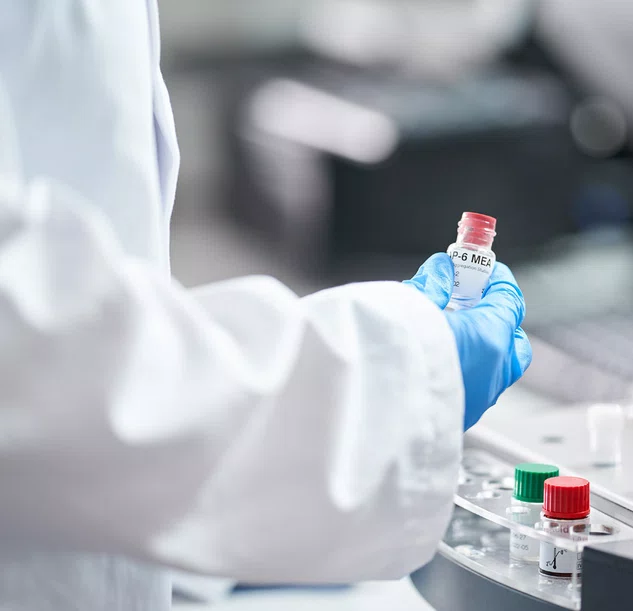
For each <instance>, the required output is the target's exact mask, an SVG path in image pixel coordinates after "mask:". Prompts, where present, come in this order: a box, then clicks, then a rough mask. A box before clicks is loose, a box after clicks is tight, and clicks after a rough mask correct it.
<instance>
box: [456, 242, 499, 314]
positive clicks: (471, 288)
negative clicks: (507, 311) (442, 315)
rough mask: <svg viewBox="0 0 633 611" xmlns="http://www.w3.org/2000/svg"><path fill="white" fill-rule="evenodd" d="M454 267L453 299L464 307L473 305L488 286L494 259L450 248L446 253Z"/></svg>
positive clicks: (478, 253)
mask: <svg viewBox="0 0 633 611" xmlns="http://www.w3.org/2000/svg"><path fill="white" fill-rule="evenodd" d="M447 253H448V255H449V256H450V257H451V259H452V260H453V264H454V266H455V280H454V282H453V299H454V300H455V301H456V302H457V303H459V304H461V305H464V306H470V305H475V304H476V303H478V302H479V300H480V299H481V296H482V295H483V292H484V291H485V290H486V286H488V278H490V274H491V273H492V268H493V267H494V264H495V257H494V255H493V256H490V254H492V253H490V252H489V251H487V252H486V254H482V253H481V252H477V251H476V250H470V249H468V248H461V247H455V246H450V247H449V248H448V251H447Z"/></svg>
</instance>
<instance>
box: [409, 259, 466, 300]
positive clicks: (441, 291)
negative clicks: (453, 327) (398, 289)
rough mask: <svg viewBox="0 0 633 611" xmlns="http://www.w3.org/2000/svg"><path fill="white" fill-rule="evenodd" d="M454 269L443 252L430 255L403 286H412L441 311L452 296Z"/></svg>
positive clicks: (451, 262)
mask: <svg viewBox="0 0 633 611" xmlns="http://www.w3.org/2000/svg"><path fill="white" fill-rule="evenodd" d="M454 279H455V267H454V265H453V261H452V260H451V258H450V257H449V256H448V255H447V254H446V253H444V252H440V253H436V254H434V255H431V256H430V257H429V258H428V259H427V260H426V261H425V262H424V263H423V264H422V265H421V266H420V269H419V270H418V271H417V273H416V274H415V276H413V278H411V280H405V281H404V284H409V285H411V286H414V287H415V288H417V289H418V290H419V291H421V292H422V293H424V294H425V295H426V296H427V297H428V298H429V299H430V300H431V301H432V302H433V303H434V304H435V305H436V306H438V307H439V308H440V309H441V310H443V309H444V308H445V307H446V306H447V305H448V302H449V301H450V299H451V295H452V294H453V281H454Z"/></svg>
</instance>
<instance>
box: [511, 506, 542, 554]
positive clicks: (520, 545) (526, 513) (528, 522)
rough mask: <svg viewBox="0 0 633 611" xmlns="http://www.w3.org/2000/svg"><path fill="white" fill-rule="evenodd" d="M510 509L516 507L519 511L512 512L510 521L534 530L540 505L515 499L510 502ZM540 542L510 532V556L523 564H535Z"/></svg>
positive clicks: (538, 518)
mask: <svg viewBox="0 0 633 611" xmlns="http://www.w3.org/2000/svg"><path fill="white" fill-rule="evenodd" d="M511 505H512V507H518V508H520V509H521V511H517V512H512V514H511V515H512V521H513V522H516V523H517V524H521V525H522V526H529V527H530V528H534V526H535V525H536V524H538V522H540V520H541V511H542V510H543V504H542V503H526V502H524V501H519V500H517V499H515V498H513V499H512V501H511ZM539 544H540V541H538V539H533V538H532V537H530V536H529V535H524V534H523V533H520V532H518V531H516V530H512V531H511V532H510V556H511V557H512V558H515V559H516V560H522V561H523V562H532V563H537V562H538V560H539V553H540V545H539Z"/></svg>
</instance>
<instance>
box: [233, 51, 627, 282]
mask: <svg viewBox="0 0 633 611" xmlns="http://www.w3.org/2000/svg"><path fill="white" fill-rule="evenodd" d="M526 49H527V51H522V52H519V53H515V55H516V57H513V58H510V59H511V61H510V60H508V61H505V62H504V64H503V66H501V67H496V68H494V69H490V70H488V71H486V72H484V73H479V74H473V75H471V76H470V77H468V78H467V79H464V80H462V81H460V82H459V83H445V84H439V83H424V82H420V81H419V80H412V79H410V78H407V77H406V76H404V75H402V76H399V75H397V74H393V73H388V72H386V71H384V70H372V71H367V70H364V71H359V70H358V69H354V70H351V69H349V68H347V67H346V66H343V65H336V64H332V63H331V62H326V61H324V60H322V59H319V58H315V57H309V58H306V60H305V61H304V62H301V61H299V62H295V63H294V64H293V66H292V68H290V69H288V70H284V69H279V68H278V69H276V70H271V71H265V70H264V71H262V72H261V73H259V74H258V76H257V77H256V78H254V79H253V81H252V82H251V83H247V87H246V95H245V97H244V98H243V100H245V101H244V103H243V104H242V105H240V106H239V107H237V108H236V111H235V112H234V114H233V118H232V121H231V125H230V129H231V137H232V147H231V148H232V152H233V163H232V166H233V179H232V184H231V188H230V193H231V196H230V198H229V210H230V214H231V215H233V217H234V218H235V219H236V220H237V221H238V222H240V223H242V224H245V225H247V226H250V227H251V228H253V229H254V230H256V231H257V232H259V233H260V235H263V236H265V237H266V238H268V239H269V240H270V241H271V242H272V243H273V244H274V245H275V248H276V249H277V250H278V252H279V253H280V254H281V255H282V256H284V257H289V258H291V259H292V260H293V262H294V263H295V264H296V265H297V266H300V268H301V269H302V271H304V272H305V273H308V274H311V275H313V276H315V277H318V278H320V279H323V280H324V281H325V282H328V283H332V282H334V283H337V282H346V281H350V280H368V279H374V278H382V279H384V278H400V277H404V276H405V275H407V274H410V273H411V271H412V269H414V267H415V266H416V265H417V264H419V262H420V261H421V260H423V259H424V258H425V257H426V256H427V255H428V254H430V253H432V252H436V251H442V250H444V249H445V248H446V246H447V240H448V239H449V237H450V236H451V235H452V234H453V233H454V231H455V226H456V223H457V220H458V219H459V217H460V215H461V213H462V212H463V211H464V210H473V211H478V212H482V213H485V214H489V215H492V216H496V217H498V218H499V225H498V237H497V239H496V242H495V243H496V244H497V251H498V253H499V256H500V258H502V259H503V260H504V261H505V262H507V263H510V264H517V263H521V262H526V261H530V260H532V259H534V257H535V256H538V254H537V253H538V252H539V251H540V250H541V249H542V248H543V247H545V246H547V245H548V244H550V243H551V242H552V241H553V240H556V239H557V238H559V237H560V236H565V235H574V234H579V233H582V232H584V231H586V230H590V229H593V228H595V227H598V226H602V225H611V226H620V227H621V226H623V225H626V224H628V222H629V219H630V216H631V208H632V207H633V165H632V164H631V160H630V159H629V158H627V154H626V153H623V152H617V150H616V151H615V152H611V151H609V153H608V154H604V153H605V152H606V151H608V148H609V147H608V145H609V134H610V133H612V132H613V126H611V125H609V124H606V125H600V117H598V119H597V120H596V121H594V123H593V124H589V123H591V122H590V121H589V123H588V122H587V121H585V122H584V124H583V123H579V124H578V126H577V127H576V129H575V131H574V129H573V121H572V118H573V117H574V113H577V110H578V108H579V106H581V105H582V104H583V100H584V96H583V94H582V92H580V91H579V90H578V89H577V88H576V87H575V86H574V85H573V83H571V82H569V81H568V80H567V79H566V78H565V77H564V75H562V74H561V73H560V71H558V70H556V69H555V68H554V67H552V66H551V65H549V64H548V63H547V61H544V60H543V55H542V53H540V52H539V51H538V50H537V52H536V53H535V52H534V45H528V46H527V47H526ZM535 56H536V58H537V59H536V61H535V60H534V57H535ZM517 58H518V60H517ZM526 58H527V60H526ZM354 112H356V113H357V115H363V113H366V114H367V117H365V119H363V118H362V117H361V118H360V119H359V120H358V121H356V120H355V118H354ZM372 113H373V114H372ZM372 117H373V119H372ZM355 123H357V124H355ZM577 123H578V122H577ZM603 123H604V122H603ZM607 123H608V117H607ZM350 124H352V127H351V128H350ZM583 129H584V130H585V132H586V134H583V133H579V131H582V130H583ZM601 129H602V132H601V131H600V130H601ZM389 130H391V132H389ZM609 130H611V132H610V131H609ZM603 132H605V133H606V134H607V135H606V141H607V146H606V148H604V147H603V149H600V150H598V149H596V151H594V153H595V155H593V156H592V155H590V154H587V152H586V150H582V146H579V138H580V139H581V140H583V138H584V140H587V139H588V140H589V141H590V142H589V146H590V145H591V139H592V138H593V139H594V140H596V139H597V141H598V145H600V144H601V138H602V141H604V140H605V137H604V134H603ZM616 132H617V130H616ZM596 134H597V136H596ZM585 135H586V138H585ZM620 136H621V134H619V133H614V134H612V140H613V139H615V149H618V143H619V145H620V147H621V141H618V138H620ZM580 144H582V142H581V143H580ZM590 152H591V151H590ZM596 156H601V157H602V158H599V159H597V158H596Z"/></svg>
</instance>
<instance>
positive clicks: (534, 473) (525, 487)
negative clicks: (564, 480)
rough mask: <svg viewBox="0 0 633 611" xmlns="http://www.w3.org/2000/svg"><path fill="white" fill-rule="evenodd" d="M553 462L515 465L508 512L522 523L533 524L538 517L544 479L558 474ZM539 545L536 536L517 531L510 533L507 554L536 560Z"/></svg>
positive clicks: (521, 558)
mask: <svg viewBox="0 0 633 611" xmlns="http://www.w3.org/2000/svg"><path fill="white" fill-rule="evenodd" d="M558 473H559V471H558V468H557V467H555V466H554V465H542V464H538V463H521V464H519V465H517V466H516V467H515V468H514V491H513V493H512V500H511V506H510V508H509V510H508V513H509V514H510V516H511V519H512V520H513V521H514V522H517V523H518V524H522V525H523V526H530V527H532V528H533V527H534V526H535V525H536V524H537V523H538V522H539V521H540V519H541V510H542V508H543V487H544V484H545V480H547V479H550V478H552V477H557V476H558ZM539 550H540V545H539V541H538V540H537V539H533V538H532V537H530V536H528V535H524V534H523V533H520V532H518V531H515V530H513V531H511V533H510V556H511V558H513V559H515V560H520V561H522V562H533V563H536V562H538V560H539Z"/></svg>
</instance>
